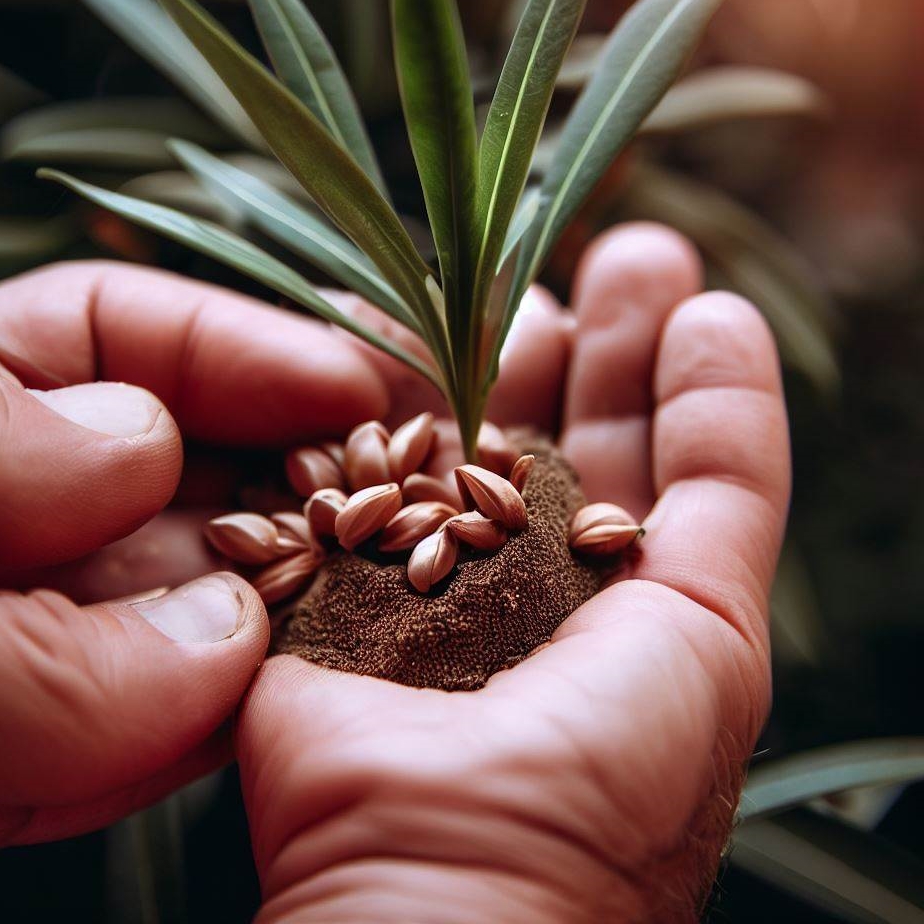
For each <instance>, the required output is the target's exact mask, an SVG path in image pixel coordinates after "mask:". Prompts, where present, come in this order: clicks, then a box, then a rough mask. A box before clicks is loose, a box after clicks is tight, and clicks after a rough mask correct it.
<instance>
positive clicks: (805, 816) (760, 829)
mask: <svg viewBox="0 0 924 924" xmlns="http://www.w3.org/2000/svg"><path fill="white" fill-rule="evenodd" d="M730 858H731V862H732V864H734V865H735V866H737V867H739V868H741V869H744V870H746V871H747V872H748V873H750V874H751V875H753V876H756V877H758V878H760V879H763V880H764V881H766V882H770V883H772V884H773V885H775V886H777V887H778V888H780V889H783V890H784V891H786V892H788V893H789V894H790V895H795V896H798V897H799V898H801V899H802V900H804V901H806V902H808V903H809V904H811V905H812V906H814V907H815V908H817V909H819V910H821V911H824V912H826V913H828V914H830V915H836V916H837V920H839V921H844V922H845V924H924V866H922V864H921V863H920V861H919V860H918V859H917V858H916V857H914V856H911V855H909V854H907V853H905V852H904V851H901V850H898V849H896V848H895V847H893V846H892V845H891V844H889V843H888V842H887V841H885V840H884V839H882V838H878V837H876V836H875V835H872V834H868V833H867V832H865V831H861V830H858V829H856V828H853V827H851V826H850V825H845V824H843V823H841V822H838V821H836V820H835V819H833V818H826V817H822V816H820V815H817V814H815V813H814V812H810V811H801V812H790V813H788V814H786V815H783V816H781V817H780V818H778V819H774V820H772V821H771V820H769V819H762V820H759V821H755V822H753V823H749V824H747V825H744V826H742V827H741V828H739V829H738V830H737V831H736V832H735V837H734V841H733V846H732V851H731V857H730Z"/></svg>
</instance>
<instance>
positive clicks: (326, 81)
mask: <svg viewBox="0 0 924 924" xmlns="http://www.w3.org/2000/svg"><path fill="white" fill-rule="evenodd" d="M249 3H250V8H251V10H252V11H253V16H254V20H255V22H256V24H257V28H258V29H259V30H260V35H261V36H262V37H263V44H264V45H265V46H266V50H267V52H268V53H269V56H270V59H271V60H272V62H273V67H274V68H275V69H276V73H277V74H278V75H279V77H280V79H281V80H282V81H283V83H285V85H286V86H287V87H288V88H289V89H290V90H292V92H293V93H295V95H296V96H297V97H298V98H299V99H300V100H301V101H302V102H303V103H304V104H305V105H306V106H307V107H308V108H309V109H310V110H311V111H312V112H313V113H314V114H315V115H316V116H317V117H318V119H320V120H321V122H323V123H324V125H325V126H327V130H328V131H329V132H330V133H331V134H332V135H333V136H334V138H335V139H336V140H337V142H338V143H339V144H340V146H341V147H342V148H343V149H344V150H345V151H349V152H350V153H351V154H352V155H353V157H354V158H355V160H356V162H357V163H358V164H359V165H360V167H362V168H363V170H365V171H366V173H367V174H368V175H369V176H370V177H372V179H373V180H374V181H375V184H376V186H378V188H379V189H380V190H381V191H382V192H383V193H385V194H386V195H387V189H386V188H385V181H384V179H383V178H382V174H381V171H380V169H379V165H378V161H377V160H376V157H375V152H374V151H373V148H372V144H371V142H370V141H369V135H368V134H367V133H366V128H365V125H364V124H363V120H362V116H361V115H360V112H359V109H358V107H357V105H356V100H355V99H354V97H353V93H352V91H351V90H350V86H349V84H348V83H347V80H346V77H344V75H343V71H342V70H341V68H340V63H339V62H338V61H337V58H336V56H335V55H334V52H333V50H332V49H331V47H330V43H329V42H328V41H327V38H326V37H325V35H324V33H323V32H322V31H321V30H320V28H319V27H318V24H317V22H315V19H314V17H313V16H312V15H311V13H309V12H308V9H307V8H306V7H305V5H304V3H303V2H302V0H249Z"/></svg>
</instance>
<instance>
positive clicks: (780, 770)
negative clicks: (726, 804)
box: [739, 738, 924, 822]
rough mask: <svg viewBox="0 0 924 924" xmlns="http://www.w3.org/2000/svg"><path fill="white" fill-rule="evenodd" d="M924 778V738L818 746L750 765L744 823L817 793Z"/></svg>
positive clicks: (778, 810)
mask: <svg viewBox="0 0 924 924" xmlns="http://www.w3.org/2000/svg"><path fill="white" fill-rule="evenodd" d="M920 778H924V738H882V739H879V740H874V741H856V742H852V743H850V744H840V745H834V746H832V747H826V748H818V749H816V750H812V751H807V752H805V753H802V754H796V755H793V756H792V757H786V758H783V759H781V760H774V761H770V762H767V763H764V764H758V765H757V766H756V767H754V768H753V769H752V770H751V771H750V774H749V776H748V783H747V786H746V787H745V790H744V794H743V795H742V797H741V806H740V808H739V812H740V815H741V818H742V820H743V821H745V822H748V821H750V820H752V819H755V818H761V817H765V816H767V815H770V814H773V813H774V812H780V811H783V810H784V809H787V808H791V807H792V806H794V805H799V804H800V803H802V802H807V801H809V800H810V799H817V798H818V797H819V796H824V795H828V794H830V793H836V792H842V791H843V790H846V789H855V788H858V787H861V786H881V785H884V784H886V783H899V782H907V781H909V780H915V779H920Z"/></svg>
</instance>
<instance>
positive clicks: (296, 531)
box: [270, 510, 314, 548]
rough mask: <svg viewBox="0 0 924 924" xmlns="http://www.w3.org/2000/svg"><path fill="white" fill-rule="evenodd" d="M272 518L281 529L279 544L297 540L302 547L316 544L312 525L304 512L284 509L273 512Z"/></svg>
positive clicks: (277, 527)
mask: <svg viewBox="0 0 924 924" xmlns="http://www.w3.org/2000/svg"><path fill="white" fill-rule="evenodd" d="M270 519H271V520H272V521H273V523H275V524H276V529H277V530H279V544H281V543H283V542H295V543H298V545H300V546H301V547H302V548H308V547H309V546H311V545H313V544H314V539H313V538H312V536H311V527H310V526H309V525H308V520H307V519H306V518H305V517H304V516H302V514H300V513H293V512H291V511H288V510H284V511H282V512H281V513H274V514H272V516H270ZM287 548H288V546H287Z"/></svg>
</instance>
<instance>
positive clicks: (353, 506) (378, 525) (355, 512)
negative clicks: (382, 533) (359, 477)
mask: <svg viewBox="0 0 924 924" xmlns="http://www.w3.org/2000/svg"><path fill="white" fill-rule="evenodd" d="M400 509H401V489H400V488H399V487H398V485H396V484H394V483H392V484H377V485H372V486H371V487H368V488H363V490H361V491H357V492H356V493H355V494H354V495H353V496H352V497H351V498H350V499H349V500H348V501H347V502H346V505H345V506H344V508H343V510H341V511H340V513H338V514H337V519H336V521H335V523H334V530H335V532H336V535H337V540H338V541H339V542H340V544H341V545H342V546H343V547H344V548H345V549H346V550H347V551H348V552H352V551H353V549H355V548H356V546H358V545H359V544H360V542H365V540H366V539H368V538H369V537H370V536H373V535H375V533H377V532H378V531H379V530H380V529H382V528H383V527H384V526H385V524H386V523H388V521H389V520H390V519H391V518H392V517H393V516H394V515H395V514H396V513H397V512H398V511H399V510H400Z"/></svg>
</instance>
